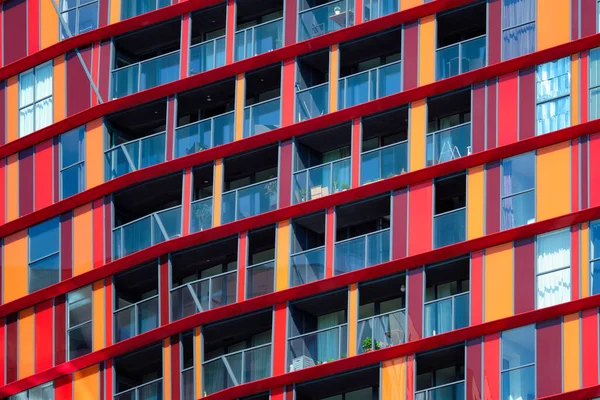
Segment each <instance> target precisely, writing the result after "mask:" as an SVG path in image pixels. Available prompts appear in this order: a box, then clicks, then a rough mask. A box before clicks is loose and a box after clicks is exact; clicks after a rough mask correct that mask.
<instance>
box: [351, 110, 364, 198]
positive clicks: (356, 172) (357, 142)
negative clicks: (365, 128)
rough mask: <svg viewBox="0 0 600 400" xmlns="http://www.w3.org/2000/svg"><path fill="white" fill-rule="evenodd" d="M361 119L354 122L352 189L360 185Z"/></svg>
mask: <svg viewBox="0 0 600 400" xmlns="http://www.w3.org/2000/svg"><path fill="white" fill-rule="evenodd" d="M360 129H361V128H360V118H356V119H354V120H353V121H352V139H351V140H352V145H351V148H352V157H351V158H350V162H351V164H352V173H351V174H350V176H351V177H352V187H353V188H355V187H358V186H359V185H360V183H359V182H360V152H361V149H362V142H361V135H360Z"/></svg>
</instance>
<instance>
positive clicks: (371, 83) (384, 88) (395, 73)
mask: <svg viewBox="0 0 600 400" xmlns="http://www.w3.org/2000/svg"><path fill="white" fill-rule="evenodd" d="M401 82H402V62H401V61H397V62H394V63H391V64H386V65H382V66H379V67H376V68H372V69H369V70H367V71H363V72H358V73H356V74H353V75H348V76H345V77H343V78H341V79H340V80H339V92H338V106H339V108H340V109H342V108H347V107H352V106H355V105H357V104H361V103H366V102H367V101H371V100H375V99H378V98H380V97H384V96H389V95H391V94H394V93H398V92H399V91H400V89H401Z"/></svg>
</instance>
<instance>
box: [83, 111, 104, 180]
mask: <svg viewBox="0 0 600 400" xmlns="http://www.w3.org/2000/svg"><path fill="white" fill-rule="evenodd" d="M102 133H103V129H102V118H98V119H95V120H93V121H92V122H89V123H87V124H86V126H85V188H86V189H91V188H93V187H94V186H98V185H100V184H101V183H102V182H104V162H103V160H104V146H103V144H102V137H103V135H102Z"/></svg>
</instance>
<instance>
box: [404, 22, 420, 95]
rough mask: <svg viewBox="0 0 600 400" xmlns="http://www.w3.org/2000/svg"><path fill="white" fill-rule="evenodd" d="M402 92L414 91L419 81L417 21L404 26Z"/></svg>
mask: <svg viewBox="0 0 600 400" xmlns="http://www.w3.org/2000/svg"><path fill="white" fill-rule="evenodd" d="M403 36H404V50H403V51H404V54H403V58H404V60H403V64H404V65H403V66H402V67H403V68H402V69H403V71H404V76H403V77H402V85H403V88H402V89H403V90H408V89H414V88H416V87H417V85H418V81H419V72H418V71H419V21H412V22H409V23H408V24H404V32H403Z"/></svg>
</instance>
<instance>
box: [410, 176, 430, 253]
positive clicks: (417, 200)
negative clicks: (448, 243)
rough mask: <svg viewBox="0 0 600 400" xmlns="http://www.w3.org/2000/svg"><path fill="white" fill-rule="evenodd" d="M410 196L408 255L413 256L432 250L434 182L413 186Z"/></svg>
mask: <svg viewBox="0 0 600 400" xmlns="http://www.w3.org/2000/svg"><path fill="white" fill-rule="evenodd" d="M408 194H409V197H408V198H409V200H408V218H409V220H408V221H409V223H408V254H409V255H413V254H418V253H423V252H425V251H429V250H431V242H432V231H433V227H432V225H433V222H432V217H431V214H432V210H433V208H432V201H433V199H432V195H433V182H432V181H431V180H429V181H425V182H421V183H418V184H416V185H412V186H410V188H409V191H408Z"/></svg>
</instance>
